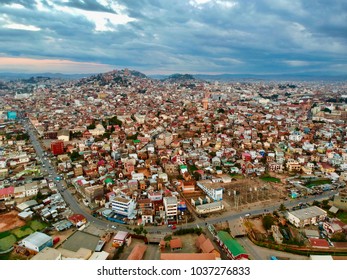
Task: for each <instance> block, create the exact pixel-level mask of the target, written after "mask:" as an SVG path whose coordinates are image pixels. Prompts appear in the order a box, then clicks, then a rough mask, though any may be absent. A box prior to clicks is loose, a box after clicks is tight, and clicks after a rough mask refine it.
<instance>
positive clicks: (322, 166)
mask: <svg viewBox="0 0 347 280" xmlns="http://www.w3.org/2000/svg"><path fill="white" fill-rule="evenodd" d="M317 165H318V166H319V168H320V170H321V172H323V173H324V174H329V173H333V172H335V168H334V167H332V166H331V165H330V164H329V163H326V162H320V163H318V164H317Z"/></svg>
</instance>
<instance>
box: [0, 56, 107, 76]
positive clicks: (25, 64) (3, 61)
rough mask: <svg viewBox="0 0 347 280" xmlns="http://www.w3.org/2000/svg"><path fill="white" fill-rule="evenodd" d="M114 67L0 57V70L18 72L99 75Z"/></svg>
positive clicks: (87, 63)
mask: <svg viewBox="0 0 347 280" xmlns="http://www.w3.org/2000/svg"><path fill="white" fill-rule="evenodd" d="M113 68H114V66H111V65H106V64H100V63H90V62H76V61H71V60H58V59H31V58H18V57H0V69H8V71H16V70H19V71H21V72H35V73H42V72H51V71H52V69H55V71H56V72H61V73H81V74H84V73H100V72H105V71H111V70H112V69H113Z"/></svg>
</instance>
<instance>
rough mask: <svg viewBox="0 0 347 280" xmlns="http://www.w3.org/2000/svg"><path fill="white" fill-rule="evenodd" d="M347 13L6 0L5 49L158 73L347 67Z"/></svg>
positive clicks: (308, 7) (260, 3)
mask: <svg viewBox="0 0 347 280" xmlns="http://www.w3.org/2000/svg"><path fill="white" fill-rule="evenodd" d="M346 20H347V3H346V1H344V0H332V1H328V0H316V1H309V2H308V1H304V0H298V1H289V0H279V1H270V0H257V1H252V0H243V1H231V0H230V1H229V0H190V1H185V0H177V1H160V0H146V1H128V0H118V1H116V0H83V1H82V0H54V1H53V0H35V1H34V0H31V1H29V0H28V1H27V0H18V1H14V0H3V1H1V4H0V36H1V39H2V40H1V41H0V49H1V52H2V53H3V54H4V56H8V57H20V58H25V57H26V58H31V59H54V60H56V59H57V60H68V61H77V62H87V63H96V64H97V65H99V64H100V65H115V66H117V67H129V68H135V69H138V70H141V71H144V72H146V71H147V72H152V73H153V72H155V71H156V70H158V72H160V71H161V72H169V71H172V72H179V71H182V72H188V71H189V72H191V73H194V72H196V73H197V72H199V73H202V72H209V73H211V72H218V73H221V72H225V73H227V72H233V73H235V72H239V73H287V72H291V71H293V70H295V71H321V69H327V71H332V70H331V69H336V71H340V72H344V71H345V67H335V68H333V67H332V65H338V64H341V65H345V64H347V61H346V60H347V59H346V57H347V26H346ZM34 31H35V32H34ZM54 65H55V64H52V67H53V66H54Z"/></svg>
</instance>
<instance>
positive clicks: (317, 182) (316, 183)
mask: <svg viewBox="0 0 347 280" xmlns="http://www.w3.org/2000/svg"><path fill="white" fill-rule="evenodd" d="M330 183H331V180H330V179H320V180H314V181H311V180H309V181H307V182H306V183H305V186H306V187H308V188H312V187H314V186H319V185H324V184H330Z"/></svg>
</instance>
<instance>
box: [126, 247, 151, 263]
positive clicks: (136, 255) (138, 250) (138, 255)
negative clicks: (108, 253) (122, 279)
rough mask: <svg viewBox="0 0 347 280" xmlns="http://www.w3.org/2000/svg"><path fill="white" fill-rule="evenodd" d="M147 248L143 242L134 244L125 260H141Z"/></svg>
mask: <svg viewBox="0 0 347 280" xmlns="http://www.w3.org/2000/svg"><path fill="white" fill-rule="evenodd" d="M146 250H147V246H146V245H144V244H136V245H135V247H134V249H133V250H132V251H131V253H130V255H129V257H128V258H127V260H142V258H143V255H144V254H145V252H146Z"/></svg>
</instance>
